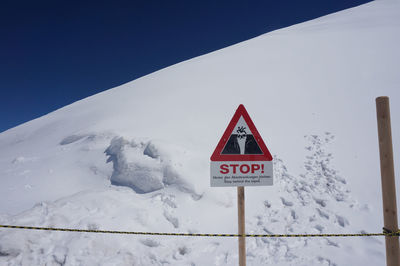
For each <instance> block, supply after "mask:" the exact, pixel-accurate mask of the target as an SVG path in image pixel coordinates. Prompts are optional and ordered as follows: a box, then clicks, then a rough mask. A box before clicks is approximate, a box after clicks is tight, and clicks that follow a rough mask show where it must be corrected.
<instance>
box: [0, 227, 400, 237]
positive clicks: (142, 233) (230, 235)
mask: <svg viewBox="0 0 400 266" xmlns="http://www.w3.org/2000/svg"><path fill="white" fill-rule="evenodd" d="M0 228H9V229H28V230H42V231H62V232H79V233H100V234H125V235H152V236H198V237H361V236H400V230H397V231H394V232H393V231H390V230H388V229H386V228H383V233H360V234H245V235H239V234H192V233H152V232H130V231H110V230H90V229H87V230H86V229H71V228H50V227H36V226H18V225H0Z"/></svg>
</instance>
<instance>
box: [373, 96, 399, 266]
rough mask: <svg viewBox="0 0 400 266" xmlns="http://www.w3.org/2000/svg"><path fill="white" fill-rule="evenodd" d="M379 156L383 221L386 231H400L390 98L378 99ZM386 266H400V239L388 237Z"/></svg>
mask: <svg viewBox="0 0 400 266" xmlns="http://www.w3.org/2000/svg"><path fill="white" fill-rule="evenodd" d="M376 114H377V120H378V137H379V155H380V161H381V180H382V200H383V220H384V226H385V228H386V229H389V230H391V231H393V232H395V231H397V230H399V227H398V223H397V206H396V187H395V180H394V166H393V147H392V131H391V124H390V109H389V98H388V97H378V98H376ZM385 240H386V265H387V266H400V250H399V237H398V236H386V237H385Z"/></svg>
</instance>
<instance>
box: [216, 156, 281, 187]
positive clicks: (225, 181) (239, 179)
mask: <svg viewBox="0 0 400 266" xmlns="http://www.w3.org/2000/svg"><path fill="white" fill-rule="evenodd" d="M210 175H211V182H210V183H211V186H212V187H244V186H272V185H273V177H272V176H273V171H272V161H245V162H241V161H239V162H238V161H230V162H218V161H217V162H213V161H211V167H210Z"/></svg>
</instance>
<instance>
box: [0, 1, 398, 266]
mask: <svg viewBox="0 0 400 266" xmlns="http://www.w3.org/2000/svg"><path fill="white" fill-rule="evenodd" d="M398 43H400V2H399V1H395V0H380V1H374V2H371V3H369V4H366V5H363V6H360V7H356V8H353V9H349V10H345V11H343V12H339V13H335V14H332V15H329V16H326V17H322V18H319V19H316V20H313V21H309V22H306V23H302V24H299V25H295V26H292V27H289V28H285V29H282V30H278V31H274V32H271V33H268V34H265V35H262V36H259V37H257V38H254V39H252V40H249V41H246V42H242V43H239V44H237V45H234V46H231V47H228V48H226V49H222V50H219V51H216V52H214V53H210V54H207V55H204V56H201V57H197V58H194V59H192V60H189V61H185V62H182V63H180V64H177V65H174V66H171V67H169V68H166V69H163V70H160V71H158V72H156V73H153V74H151V75H148V76H145V77H142V78H140V79H138V80H135V81H132V82H130V83H127V84H124V85H122V86H119V87H117V88H113V89H110V90H108V91H105V92H103V93H100V94H97V95H94V96H92V97H89V98H86V99H83V100H81V101H78V102H76V103H74V104H71V105H69V106H66V107H64V108H62V109H59V110H57V111H55V112H53V113H50V114H48V115H46V116H43V117H41V118H39V119H36V120H33V121H30V122H28V123H25V124H23V125H21V126H18V127H16V128H13V129H10V130H8V131H6V132H3V133H2V134H0V179H1V184H2V185H1V187H0V200H1V204H0V224H18V225H38V226H56V227H76V228H98V229H110V230H113V229H115V230H132V231H152V232H209V233H234V232H236V231H237V224H236V189H235V188H210V187H209V157H210V155H211V153H212V151H213V149H214V147H215V145H216V144H217V142H218V140H219V138H220V137H221V136H222V133H223V131H224V129H225V127H226V126H227V124H228V122H229V120H230V118H231V116H232V115H233V113H234V111H235V109H236V108H237V106H238V105H239V104H240V103H243V104H244V105H245V106H246V108H247V110H248V112H249V113H250V115H251V117H252V119H253V121H254V122H255V124H256V126H257V128H258V131H259V132H260V133H261V135H262V136H263V138H264V141H265V142H266V144H267V146H268V148H269V149H270V151H271V152H272V154H273V155H274V158H275V162H274V164H275V165H274V171H275V172H274V175H275V177H274V178H275V180H276V184H275V185H274V186H272V187H259V188H254V187H252V188H246V208H247V209H246V226H247V228H246V230H247V232H248V233H266V232H267V233H270V232H272V233H286V232H288V233H291V232H293V233H306V232H307V233H317V232H322V233H340V232H348V233H350V232H361V231H371V232H380V230H381V227H382V218H381V216H382V215H381V213H382V210H381V199H380V198H381V194H380V177H379V176H380V175H379V158H378V143H377V133H376V132H377V130H376V118H375V116H376V115H375V103H374V99H375V97H377V96H380V95H388V96H390V99H391V110H392V126H393V140H394V145H395V147H394V148H395V156H397V153H396V150H397V149H398V147H400V143H399V140H400V128H399V126H400V119H399V116H398V114H399V113H400V94H399V92H398V91H399V84H400V75H399V73H398V72H399V69H400V51H399V49H398ZM396 159H398V158H397V157H395V160H396ZM396 172H397V173H400V169H399V166H397V168H396ZM399 186H400V184H398V187H399ZM399 194H400V193H399ZM247 245H248V246H247V258H248V264H249V265H265V264H267V263H270V264H273V265H293V264H297V265H324V264H325V265H383V263H384V241H383V238H351V239H324V238H323V239H307V238H302V239H249V240H248V241H247ZM236 262H237V241H236V239H220V238H208V239H203V238H171V237H140V236H109V235H88V234H78V233H51V232H50V233H49V232H27V231H15V230H1V231H0V264H8V263H9V264H11V265H14V264H16V265H18V264H20V263H22V264H23V265H43V264H46V263H48V264H49V265H52V264H54V265H57V264H65V265H97V264H102V265H118V264H119V265H127V264H133V265H165V264H170V265H234V264H235V263H236Z"/></svg>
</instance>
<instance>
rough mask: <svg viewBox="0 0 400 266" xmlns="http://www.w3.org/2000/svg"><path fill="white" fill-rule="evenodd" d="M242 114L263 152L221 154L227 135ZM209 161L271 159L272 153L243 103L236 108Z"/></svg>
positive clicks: (228, 135) (227, 138)
mask: <svg viewBox="0 0 400 266" xmlns="http://www.w3.org/2000/svg"><path fill="white" fill-rule="evenodd" d="M241 116H243V119H244V121H246V123H247V125H248V126H249V129H250V131H251V132H252V133H253V136H254V139H255V140H256V142H257V143H258V146H259V147H260V149H261V151H262V152H263V154H221V152H222V150H223V149H224V147H225V145H226V143H227V142H228V140H229V137H230V135H231V133H232V131H233V129H234V127H235V126H236V124H237V122H238V121H239V119H240V117H241ZM210 159H211V161H217V162H220V161H272V155H271V153H270V152H269V150H268V148H267V146H266V145H265V143H264V141H263V139H262V138H261V136H260V133H258V130H257V128H256V126H255V125H254V123H253V121H252V120H251V118H250V116H249V114H248V113H247V111H246V108H244V105H243V104H241V105H239V107H238V108H237V110H236V112H235V114H234V115H233V117H232V119H231V122H229V125H228V127H227V128H226V130H225V132H224V134H223V135H222V138H221V139H220V141H219V142H218V145H217V147H216V148H215V150H214V152H213V154H212V155H211V158H210Z"/></svg>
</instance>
